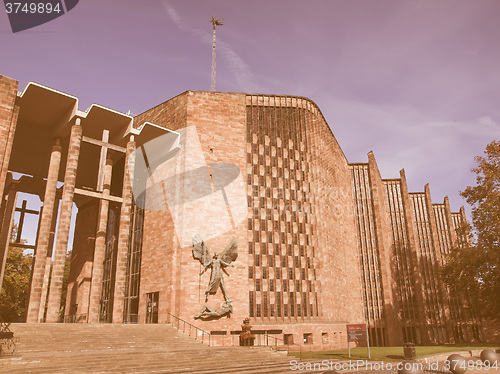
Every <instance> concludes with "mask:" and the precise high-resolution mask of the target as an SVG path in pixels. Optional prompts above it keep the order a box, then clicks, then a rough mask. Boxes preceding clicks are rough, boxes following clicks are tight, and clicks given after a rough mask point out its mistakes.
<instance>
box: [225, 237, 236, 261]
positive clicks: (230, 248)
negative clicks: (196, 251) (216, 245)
mask: <svg viewBox="0 0 500 374" xmlns="http://www.w3.org/2000/svg"><path fill="white" fill-rule="evenodd" d="M237 258H238V239H236V238H233V240H231V241H230V242H229V244H228V245H227V247H226V248H225V249H224V251H223V252H222V255H221V260H222V261H224V262H226V263H228V264H230V263H231V262H233V261H236V259H237Z"/></svg>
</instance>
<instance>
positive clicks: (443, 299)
mask: <svg viewBox="0 0 500 374" xmlns="http://www.w3.org/2000/svg"><path fill="white" fill-rule="evenodd" d="M424 191H425V202H426V205H427V211H428V214H429V221H430V223H431V224H430V226H431V233H432V249H433V251H434V253H435V254H436V260H437V263H435V264H433V265H434V266H433V268H434V276H435V277H436V282H437V284H438V287H439V302H440V304H441V305H442V307H443V309H444V321H443V320H442V321H441V322H442V323H443V325H444V328H445V329H446V335H447V338H448V340H447V343H454V339H453V326H452V325H451V312H450V303H449V300H450V297H449V294H448V290H447V289H446V285H445V284H444V282H443V280H442V278H441V276H440V275H439V267H440V266H441V265H442V264H443V258H442V255H441V248H439V233H438V229H437V222H436V216H435V215H434V210H433V208H432V199H431V190H430V188H429V184H426V185H425V189H424Z"/></svg>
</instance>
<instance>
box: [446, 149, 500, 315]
mask: <svg viewBox="0 0 500 374" xmlns="http://www.w3.org/2000/svg"><path fill="white" fill-rule="evenodd" d="M484 153H485V155H486V156H485V157H480V156H477V157H475V160H476V162H477V167H475V168H473V169H472V171H473V172H474V173H476V174H477V177H476V183H477V185H476V186H469V187H467V188H466V189H465V191H462V192H461V193H460V194H461V195H462V196H463V197H464V198H465V199H466V200H467V202H468V203H469V204H470V205H471V206H472V223H473V228H472V229H471V236H470V238H471V240H470V245H462V246H460V247H459V248H455V249H454V250H453V251H452V252H451V254H450V256H449V257H448V259H447V264H446V265H445V266H444V268H443V275H444V279H445V282H446V283H447V284H448V285H450V286H455V287H457V288H458V289H462V290H465V291H467V294H468V295H470V296H471V297H473V298H474V299H475V300H474V301H475V302H476V303H477V304H478V305H479V306H480V308H478V310H479V311H480V312H481V314H482V316H483V317H497V316H499V315H500V141H493V142H491V143H490V144H488V145H487V146H486V150H485V152H484Z"/></svg>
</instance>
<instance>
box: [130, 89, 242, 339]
mask: <svg viewBox="0 0 500 374" xmlns="http://www.w3.org/2000/svg"><path fill="white" fill-rule="evenodd" d="M144 121H150V122H153V123H154V124H156V125H159V126H163V127H165V128H168V129H170V130H178V129H180V128H183V127H187V126H195V129H196V133H197V134H198V138H199V141H200V143H201V148H202V152H203V156H204V158H205V162H206V163H211V162H227V163H235V164H237V165H238V166H239V167H240V170H241V172H242V173H243V172H244V171H245V158H244V152H245V144H246V143H245V96H244V95H243V94H218V93H207V92H186V93H184V94H182V95H180V96H178V97H176V98H174V99H172V100H169V101H168V102H166V103H164V104H161V105H160V106H157V107H155V108H153V109H152V110H150V111H148V112H146V113H144V114H142V115H140V116H138V117H137V118H136V123H137V124H138V125H140V124H141V123H142V122H144ZM211 150H212V151H211ZM179 188H190V187H189V186H182V187H179ZM190 214H197V212H187V211H184V212H182V215H183V216H184V215H185V217H186V219H188V218H189V217H188V216H189V215H190ZM212 218H213V220H214V225H217V217H212ZM244 225H245V223H244V222H242V223H241V224H239V225H238V226H237V227H236V228H235V229H233V230H231V231H229V232H226V233H224V234H223V235H220V236H219V237H216V238H213V239H210V240H207V241H206V244H207V246H208V248H209V249H210V250H211V253H212V254H213V253H214V252H215V251H219V252H220V251H221V250H222V249H223V248H224V247H225V246H226V245H227V243H228V242H229V241H230V240H231V239H232V238H233V237H237V238H238V240H239V257H238V259H237V261H236V262H235V268H228V270H227V271H228V273H229V274H230V276H229V277H227V276H225V283H226V288H227V292H228V295H229V297H230V298H231V299H233V300H234V303H233V305H234V314H233V316H232V318H231V319H226V318H222V319H220V320H218V321H211V322H207V321H197V322H196V324H197V325H198V326H200V327H201V328H203V329H205V330H220V329H230V328H234V329H238V328H239V325H240V323H241V321H242V319H243V318H244V317H246V316H247V313H248V293H247V291H248V278H247V274H248V269H247V258H246V253H247V251H246V230H245V227H244ZM199 272H200V264H199V263H198V262H197V261H196V260H195V259H193V257H192V245H187V246H184V247H183V248H180V245H179V240H178V237H177V232H176V231H175V226H174V222H173V219H172V217H171V214H170V212H169V211H168V210H163V211H151V210H149V211H146V214H145V228H144V243H143V252H142V266H141V291H140V306H139V314H140V316H139V321H141V322H144V320H145V308H146V306H145V300H146V293H149V292H156V291H159V292H160V294H159V322H160V323H161V322H166V321H167V319H168V316H167V312H170V313H172V314H174V315H176V316H179V317H181V318H183V319H186V320H188V321H193V316H194V315H195V314H197V313H198V312H199V311H200V310H201V309H202V308H203V306H204V305H205V302H204V291H205V288H206V286H207V284H208V280H209V273H210V271H207V273H206V275H204V276H203V277H202V278H201V281H200V279H199V276H198V273H199ZM222 300H223V299H222V295H221V292H220V291H219V292H218V293H217V295H214V296H212V297H211V298H210V300H209V302H208V304H209V305H211V306H213V307H215V308H218V307H219V305H220V304H221V302H222Z"/></svg>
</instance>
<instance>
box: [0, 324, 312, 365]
mask: <svg viewBox="0 0 500 374" xmlns="http://www.w3.org/2000/svg"><path fill="white" fill-rule="evenodd" d="M10 329H11V331H13V332H14V337H15V338H17V339H18V343H17V347H16V352H15V354H14V355H12V356H10V355H4V356H0V373H1V374H3V373H9V374H10V373H23V374H24V373H46V374H49V373H50V374H54V373H72V374H79V373H116V374H128V373H130V374H132V373H134V374H143V373H156V374H159V373H179V374H180V373H199V374H203V373H207V374H208V373H212V374H219V373H238V374H239V373H256V374H258V373H268V374H271V373H272V374H281V373H292V372H293V373H305V372H306V371H299V370H295V371H291V370H290V360H291V359H294V358H293V357H288V356H286V355H284V354H281V353H276V352H274V351H272V350H271V349H270V348H268V347H209V346H207V345H206V344H202V343H201V342H199V341H196V340H194V339H193V338H191V337H189V336H187V335H184V334H183V333H181V332H179V331H177V330H176V329H175V328H173V327H171V326H169V325H157V324H155V325H112V324H78V323H77V324H12V325H11V326H10Z"/></svg>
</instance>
